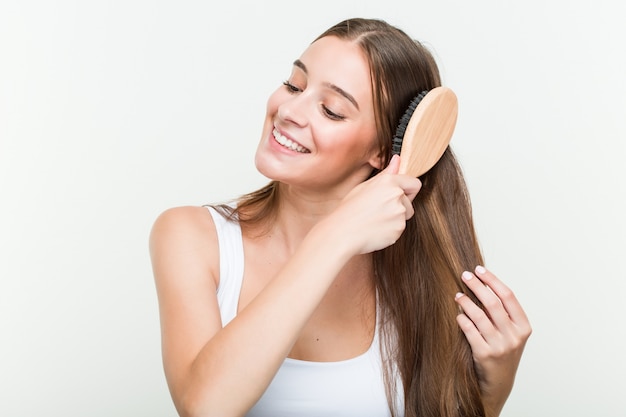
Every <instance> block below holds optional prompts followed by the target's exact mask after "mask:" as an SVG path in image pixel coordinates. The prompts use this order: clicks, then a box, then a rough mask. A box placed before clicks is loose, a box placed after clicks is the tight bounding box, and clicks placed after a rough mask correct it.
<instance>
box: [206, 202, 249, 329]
mask: <svg viewBox="0 0 626 417" xmlns="http://www.w3.org/2000/svg"><path fill="white" fill-rule="evenodd" d="M206 207H207V209H208V210H209V213H211V216H212V217H213V222H214V223H215V230H216V231H217V239H218V245H219V251H220V276H219V285H218V287H217V302H218V304H219V309H220V313H221V316H222V326H226V324H228V323H229V322H230V321H231V320H232V319H233V318H235V316H236V315H237V307H238V305H239V294H240V293H241V285H242V283H243V270H244V266H243V265H244V257H243V239H242V235H241V226H240V225H239V223H238V222H236V221H232V220H228V219H226V218H225V217H224V216H222V215H221V214H220V213H219V212H218V211H217V210H215V209H214V208H213V207H211V206H206Z"/></svg>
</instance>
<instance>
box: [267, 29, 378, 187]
mask: <svg viewBox="0 0 626 417" xmlns="http://www.w3.org/2000/svg"><path fill="white" fill-rule="evenodd" d="M375 138H376V126H375V121H374V107H373V99H372V87H371V79H370V69H369V65H368V62H367V60H366V58H365V56H364V54H363V52H362V51H361V49H360V48H359V47H358V46H357V45H356V44H355V43H353V42H349V41H345V40H341V39H339V38H336V37H333V36H329V37H324V38H322V39H319V40H317V41H316V42H314V43H313V44H312V45H311V46H309V48H307V49H306V51H304V53H303V54H302V56H301V57H300V59H298V60H296V61H295V62H294V66H293V70H292V72H291V75H290V77H289V79H288V80H287V81H286V82H285V83H284V85H283V86H281V87H280V88H278V90H276V91H275V92H274V93H273V94H272V95H271V96H270V98H269V100H268V103H267V114H266V119H265V124H264V128H263V135H262V137H261V141H260V143H259V146H258V148H257V153H256V158H255V162H256V166H257V169H258V170H259V171H260V172H261V173H262V174H263V175H265V176H266V177H268V178H270V179H273V180H278V181H281V182H283V183H287V184H291V185H296V186H302V187H305V188H311V189H316V190H319V191H325V192H328V191H330V192H334V191H337V192H339V193H345V192H347V191H348V190H350V189H352V187H354V186H355V185H356V184H358V183H360V182H361V181H363V180H364V179H366V178H367V177H368V176H369V174H370V173H371V171H372V168H373V167H376V168H379V156H378V154H379V150H378V147H377V143H376V140H375Z"/></svg>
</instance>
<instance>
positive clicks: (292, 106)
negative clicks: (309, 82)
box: [277, 92, 311, 127]
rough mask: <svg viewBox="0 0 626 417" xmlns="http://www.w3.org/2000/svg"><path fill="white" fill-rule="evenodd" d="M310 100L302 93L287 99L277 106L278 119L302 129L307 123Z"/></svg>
mask: <svg viewBox="0 0 626 417" xmlns="http://www.w3.org/2000/svg"><path fill="white" fill-rule="evenodd" d="M310 105H311V104H310V99H309V98H308V97H307V95H306V94H305V93H304V92H302V93H298V94H295V95H292V96H290V97H289V99H288V100H285V101H284V102H282V103H281V104H280V105H279V106H278V112H277V115H278V118H279V119H280V120H281V121H283V122H286V123H292V124H294V125H296V126H298V127H304V126H306V125H307V123H308V110H309V108H310Z"/></svg>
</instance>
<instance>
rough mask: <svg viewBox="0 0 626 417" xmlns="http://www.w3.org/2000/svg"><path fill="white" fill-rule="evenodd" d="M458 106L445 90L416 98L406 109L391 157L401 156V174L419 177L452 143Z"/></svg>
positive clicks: (422, 94) (443, 88)
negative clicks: (393, 155)
mask: <svg viewBox="0 0 626 417" xmlns="http://www.w3.org/2000/svg"><path fill="white" fill-rule="evenodd" d="M457 113H458V102H457V98H456V95H455V94H454V92H453V91H452V90H451V89H449V88H447V87H436V88H433V89H432V90H429V91H422V92H421V93H420V94H418V95H417V96H416V97H415V98H414V99H413V100H411V103H410V104H409V107H408V108H407V109H406V111H405V112H404V114H403V115H402V118H401V119H400V122H399V123H398V127H397V128H396V134H395V136H394V138H393V143H392V153H393V154H400V168H399V173H400V174H407V175H412V176H414V177H419V176H421V175H423V174H424V173H426V172H427V171H428V170H430V169H431V168H432V167H433V166H434V165H435V164H436V163H437V161H439V159H440V158H441V156H442V155H443V153H444V151H445V150H446V148H447V147H448V144H449V143H450V140H451V139H452V133H453V132H454V127H455V126H456V119H457Z"/></svg>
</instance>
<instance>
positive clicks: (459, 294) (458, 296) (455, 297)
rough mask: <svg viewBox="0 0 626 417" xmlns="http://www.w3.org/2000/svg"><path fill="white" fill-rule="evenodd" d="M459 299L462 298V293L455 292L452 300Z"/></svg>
mask: <svg viewBox="0 0 626 417" xmlns="http://www.w3.org/2000/svg"><path fill="white" fill-rule="evenodd" d="M461 297H463V293H462V292H457V293H456V295H455V296H454V299H455V300H458V299H459V298H461Z"/></svg>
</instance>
